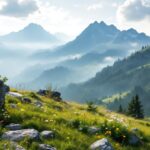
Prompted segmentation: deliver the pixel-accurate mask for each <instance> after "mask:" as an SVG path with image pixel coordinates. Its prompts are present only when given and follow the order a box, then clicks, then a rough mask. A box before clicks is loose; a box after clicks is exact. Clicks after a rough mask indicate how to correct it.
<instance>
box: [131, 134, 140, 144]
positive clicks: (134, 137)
mask: <svg viewBox="0 0 150 150" xmlns="http://www.w3.org/2000/svg"><path fill="white" fill-rule="evenodd" d="M140 143H141V140H140V138H139V137H138V136H137V135H136V134H134V133H132V134H131V135H130V136H129V144H130V145H138V144H140Z"/></svg>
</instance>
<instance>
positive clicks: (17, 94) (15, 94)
mask: <svg viewBox="0 0 150 150" xmlns="http://www.w3.org/2000/svg"><path fill="white" fill-rule="evenodd" d="M7 95H9V96H12V97H15V98H22V97H23V95H22V94H20V93H16V92H8V94H7Z"/></svg>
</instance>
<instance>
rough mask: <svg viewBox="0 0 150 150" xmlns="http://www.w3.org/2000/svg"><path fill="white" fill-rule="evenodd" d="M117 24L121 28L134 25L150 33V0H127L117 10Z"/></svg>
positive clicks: (140, 30) (133, 26) (141, 30)
mask: <svg viewBox="0 0 150 150" xmlns="http://www.w3.org/2000/svg"><path fill="white" fill-rule="evenodd" d="M117 25H118V26H119V27H120V28H121V29H129V28H131V27H132V28H135V29H136V30H137V31H139V32H145V33H146V34H149V35H150V30H149V25H150V1H149V0H125V1H124V2H123V3H122V4H121V5H120V6H119V7H118V10H117Z"/></svg>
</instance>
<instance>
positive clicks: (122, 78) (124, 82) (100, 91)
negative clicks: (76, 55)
mask: <svg viewBox="0 0 150 150" xmlns="http://www.w3.org/2000/svg"><path fill="white" fill-rule="evenodd" d="M149 64H150V47H147V48H145V49H142V50H140V51H138V52H136V53H134V54H132V55H131V56H129V57H127V58H125V59H123V60H119V61H116V62H115V63H114V65H113V66H108V67H106V68H104V69H103V70H102V71H101V72H99V73H97V74H96V76H95V77H94V78H92V79H90V80H89V81H87V82H84V83H81V84H71V85H70V86H68V87H67V88H64V89H63V90H62V93H63V96H64V97H65V98H67V99H73V100H74V99H76V100H78V101H80V102H85V101H87V100H96V99H102V98H103V97H105V96H111V95H114V94H117V93H120V92H121V93H122V92H126V91H131V90H133V89H134V87H136V86H140V87H142V88H144V89H146V90H149V87H150V85H149V82H147V81H149V79H150V78H149V77H150V68H149ZM78 93H80V94H78ZM137 94H138V93H137ZM147 101H148V100H147Z"/></svg>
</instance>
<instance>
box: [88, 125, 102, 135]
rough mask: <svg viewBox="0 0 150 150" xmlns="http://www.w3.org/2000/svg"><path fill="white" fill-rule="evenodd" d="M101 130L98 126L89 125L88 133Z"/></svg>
mask: <svg viewBox="0 0 150 150" xmlns="http://www.w3.org/2000/svg"><path fill="white" fill-rule="evenodd" d="M99 131H100V128H97V127H89V128H88V133H89V134H96V133H98V132H99Z"/></svg>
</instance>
